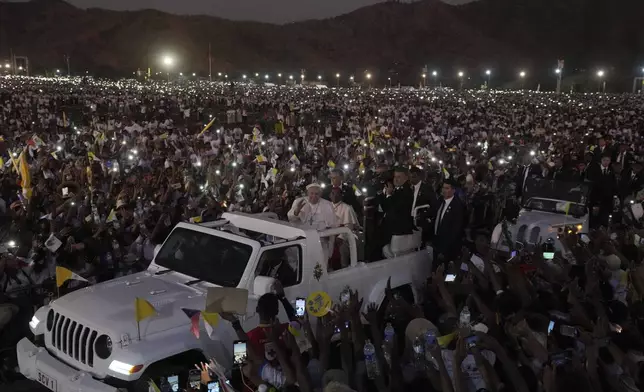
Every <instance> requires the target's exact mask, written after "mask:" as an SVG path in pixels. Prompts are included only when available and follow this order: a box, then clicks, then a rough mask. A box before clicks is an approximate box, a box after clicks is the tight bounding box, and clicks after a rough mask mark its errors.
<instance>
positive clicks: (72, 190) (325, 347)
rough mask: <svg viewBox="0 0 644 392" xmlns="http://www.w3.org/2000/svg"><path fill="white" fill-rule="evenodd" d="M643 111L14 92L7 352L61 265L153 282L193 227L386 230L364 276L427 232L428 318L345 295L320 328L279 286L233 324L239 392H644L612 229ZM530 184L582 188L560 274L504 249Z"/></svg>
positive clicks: (532, 99) (579, 100) (465, 95)
mask: <svg viewBox="0 0 644 392" xmlns="http://www.w3.org/2000/svg"><path fill="white" fill-rule="evenodd" d="M642 109H644V98H643V97H642V96H639V95H608V94H571V95H569V94H554V93H544V92H530V91H513V92H509V91H474V90H459V91H456V90H451V89H413V88H396V89H363V88H331V89H329V88H318V87H305V86H264V85H256V84H235V83H230V84H227V83H226V84H224V83H210V82H205V81H183V82H180V81H178V82H175V83H165V82H139V81H134V80H120V81H106V80H93V79H91V78H26V77H3V78H0V176H1V177H0V180H1V186H0V257H1V259H0V336H1V337H2V338H0V341H2V342H9V344H8V347H0V349H6V348H8V349H11V344H12V343H10V342H12V339H11V338H9V337H10V336H20V335H21V334H24V332H25V329H26V324H27V323H26V321H28V320H29V318H30V317H31V314H33V309H34V307H35V306H39V305H42V304H43V303H46V302H47V301H49V300H50V299H51V298H52V297H53V296H54V295H58V293H56V294H54V293H55V292H56V290H57V288H56V285H55V279H54V278H55V277H54V271H55V267H56V266H63V267H65V268H67V269H69V270H71V271H73V272H74V273H76V274H78V275H79V276H82V277H84V278H85V279H87V280H88V281H89V282H90V283H96V282H101V281H105V280H109V279H112V278H114V277H118V276H122V275H126V274H130V273H133V272H136V271H140V270H142V269H145V268H146V267H147V264H148V263H149V261H150V260H151V259H152V257H153V253H154V247H155V246H156V245H157V244H160V243H162V242H163V241H164V239H165V238H166V236H167V235H168V234H169V232H170V231H171V230H172V228H173V227H174V225H176V224H177V223H179V222H192V223H201V222H206V221H211V220H214V219H217V218H218V217H220V216H221V214H222V213H223V212H225V211H242V212H248V213H259V212H273V213H275V214H277V216H278V217H279V218H280V219H284V220H288V221H290V222H292V223H293V224H299V225H308V226H313V227H316V228H326V227H333V226H340V225H344V226H348V227H350V228H351V229H352V230H356V231H359V230H364V231H368V230H374V228H376V230H374V233H375V234H374V235H371V236H368V238H369V239H370V240H372V241H374V242H375V244H376V245H375V246H372V247H370V251H369V252H367V254H366V255H365V260H367V261H368V260H371V261H375V260H380V259H381V258H383V257H389V256H388V255H387V244H389V243H390V242H391V241H392V238H394V237H398V236H406V235H411V234H412V233H413V232H414V230H415V229H416V228H422V236H423V238H422V241H423V243H426V244H430V245H431V246H432V249H433V254H432V257H431V261H430V257H428V263H429V262H432V263H433V269H434V271H435V272H434V273H433V275H432V276H431V277H428V280H427V287H425V288H424V290H421V291H423V293H422V297H419V298H416V299H415V300H416V301H415V302H416V303H413V300H414V298H408V296H407V295H403V294H404V293H399V292H397V291H396V289H395V288H394V289H388V290H387V295H386V300H385V303H384V305H382V306H380V308H376V307H374V306H372V305H369V304H364V303H363V302H362V300H361V299H360V297H359V295H360V293H355V292H351V295H350V296H349V298H348V299H345V300H344V301H339V304H338V306H337V307H336V308H334V310H333V311H332V312H330V313H329V314H328V315H327V316H325V317H323V318H322V319H320V320H316V323H313V320H311V319H313V317H311V318H309V317H305V318H303V319H302V318H297V317H295V315H294V312H293V309H292V307H291V305H290V303H289V301H287V300H286V299H285V298H284V297H283V292H279V290H278V292H277V293H276V294H267V295H265V296H264V297H262V298H261V299H260V301H259V304H258V313H259V314H260V317H261V319H262V320H261V322H262V324H261V326H260V327H258V328H257V329H255V330H253V331H248V333H246V332H245V331H243V330H242V329H241V325H240V324H239V323H238V322H237V321H236V316H235V315H222V317H223V318H225V319H226V320H229V321H230V322H232V323H233V326H234V327H235V329H236V331H237V333H238V335H239V338H240V339H242V340H248V342H249V345H248V347H249V348H248V351H249V355H248V361H247V363H246V364H245V365H244V366H243V371H242V372H241V375H242V376H243V377H242V378H243V379H244V380H245V381H244V382H245V383H246V386H242V387H239V389H240V390H243V389H244V388H248V386H249V385H251V386H254V387H251V390H254V389H255V388H259V390H268V388H276V389H278V390H302V391H315V390H322V389H324V390H325V391H344V390H359V391H371V390H378V391H384V390H403V389H406V388H411V389H412V390H419V391H421V390H422V391H431V390H437V391H439V390H440V391H461V392H464V391H471V392H476V391H522V392H523V391H538V390H546V391H548V392H550V391H557V390H559V391H561V390H564V388H570V387H580V388H582V389H583V390H597V391H602V390H617V391H627V390H638V388H639V386H640V363H642V362H643V361H644V354H643V352H644V338H643V337H642V331H643V330H641V328H644V324H640V320H642V319H644V313H642V309H643V308H642V305H643V303H642V301H641V297H640V295H644V291H642V290H644V280H642V279H644V275H643V273H644V268H643V267H642V265H641V259H642V258H641V256H640V252H639V245H640V242H639V239H641V238H642V237H644V233H642V232H640V230H639V226H638V225H637V222H633V221H628V222H626V220H624V219H621V218H620V216H619V215H614V214H613V213H614V211H615V208H616V206H617V207H620V208H621V207H623V206H624V205H626V204H627V203H630V202H633V203H640V202H641V201H643V200H644V194H643V193H642V192H641V191H642V190H643V189H644V175H642V174H641V171H642V164H643V162H644V143H643V141H644V138H643V137H642V135H640V133H641V132H644V127H643V124H644V117H643V114H642V113H644V111H643V110H642ZM530 178H543V179H548V180H555V181H566V182H576V183H587V184H588V186H589V187H590V194H589V197H588V200H587V203H586V204H587V207H588V209H589V211H590V215H591V217H590V219H591V225H590V228H589V229H588V238H587V239H588V241H580V239H579V236H576V235H566V234H565V233H564V234H563V236H562V237H561V238H560V242H561V244H562V251H561V252H557V256H556V257H555V259H554V260H548V261H544V260H543V258H542V254H541V252H540V251H539V249H537V248H534V249H523V250H521V251H520V252H519V253H518V254H516V255H515V256H513V257H512V258H511V259H510V260H508V257H507V255H501V254H500V253H499V252H497V251H495V249H494V248H491V247H490V236H491V232H492V229H493V228H494V226H495V225H496V224H497V223H498V222H500V221H502V220H504V219H507V220H512V219H514V218H516V212H517V211H518V207H519V206H520V205H521V203H522V201H525V200H522V189H523V185H524V184H525V181H527V179H530ZM421 207H426V208H424V209H423V208H421ZM367 220H368V221H369V222H370V223H374V225H373V227H372V225H365V224H364V223H365V222H366V221H367ZM367 226H369V227H367ZM339 243H340V244H341V240H340V241H339ZM332 257H334V260H333V262H330V264H331V265H333V266H334V267H336V268H340V267H341V266H342V265H345V264H346V257H344V255H343V251H342V249H341V248H339V251H338V252H337V254H335V252H334V254H333V256H332ZM478 261H480V262H478ZM332 268H333V267H332ZM447 276H452V278H451V279H448V281H447V282H446V277H447ZM78 284H84V283H82V282H81V283H79V282H77V281H70V282H68V283H67V284H66V285H64V286H63V287H61V288H60V289H58V290H60V291H61V293H62V294H64V293H65V292H67V291H70V290H73V289H74V288H75V287H74V285H78ZM335 300H336V302H338V301H337V299H335ZM280 303H281V304H282V306H284V307H285V308H286V310H287V313H288V314H289V316H290V317H291V318H292V320H291V321H292V323H291V324H281V323H280V322H279V320H277V319H276V316H277V313H278V309H279V306H280ZM361 312H364V313H361ZM365 321H366V322H367V323H368V325H369V326H368V328H366V329H363V328H362V325H363V323H364V322H365ZM312 325H317V328H316V329H317V330H316V331H313V328H312V327H311V326H312ZM294 330H297V331H300V333H299V335H301V336H305V337H306V339H297V336H295V335H298V333H293V331H294ZM5 338H6V339H5ZM267 343H270V344H267ZM268 346H270V349H266V347H268ZM2 352H3V351H0V353H2ZM204 373H205V375H204V376H203V377H202V378H204V380H205V381H204V382H205V383H207V382H208V380H207V379H208V378H209V377H210V376H208V371H207V369H206V370H205V371H204ZM262 385H263V387H262Z"/></svg>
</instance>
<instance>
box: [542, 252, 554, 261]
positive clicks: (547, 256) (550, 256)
mask: <svg viewBox="0 0 644 392" xmlns="http://www.w3.org/2000/svg"><path fill="white" fill-rule="evenodd" d="M543 258H544V259H546V260H552V259H554V258H555V252H543Z"/></svg>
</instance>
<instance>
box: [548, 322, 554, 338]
mask: <svg viewBox="0 0 644 392" xmlns="http://www.w3.org/2000/svg"><path fill="white" fill-rule="evenodd" d="M553 329H555V321H554V320H550V323H549V324H548V336H550V334H551V333H552V330H553Z"/></svg>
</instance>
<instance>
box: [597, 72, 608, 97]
mask: <svg viewBox="0 0 644 392" xmlns="http://www.w3.org/2000/svg"><path fill="white" fill-rule="evenodd" d="M604 75H605V72H604V70H603V69H600V70H599V71H597V77H598V78H599V92H600V93H602V92H604V93H605V92H606V81H605V80H604Z"/></svg>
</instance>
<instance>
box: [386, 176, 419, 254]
mask: <svg viewBox="0 0 644 392" xmlns="http://www.w3.org/2000/svg"><path fill="white" fill-rule="evenodd" d="M379 197H380V200H379V203H380V208H382V211H383V213H384V218H383V219H382V232H383V239H382V243H383V246H384V245H386V244H388V243H389V242H391V237H392V236H394V235H408V234H412V233H413V231H414V220H413V218H412V216H411V207H412V205H413V203H414V193H413V192H412V190H411V186H410V185H409V177H408V175H407V170H406V169H405V168H403V167H397V168H395V169H394V178H393V181H392V182H388V183H387V185H386V187H385V191H384V193H383V194H382V195H380V196H379Z"/></svg>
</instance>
